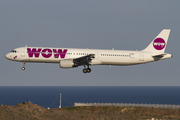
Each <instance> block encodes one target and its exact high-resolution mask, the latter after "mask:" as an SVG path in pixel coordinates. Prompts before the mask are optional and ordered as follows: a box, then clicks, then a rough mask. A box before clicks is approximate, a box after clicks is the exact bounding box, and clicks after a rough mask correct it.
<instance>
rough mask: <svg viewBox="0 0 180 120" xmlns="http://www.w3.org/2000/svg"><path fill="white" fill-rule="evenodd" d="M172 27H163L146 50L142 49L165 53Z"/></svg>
mask: <svg viewBox="0 0 180 120" xmlns="http://www.w3.org/2000/svg"><path fill="white" fill-rule="evenodd" d="M170 31H171V30H170V29H163V30H162V31H161V32H160V33H159V35H158V36H156V38H155V39H154V40H153V41H152V42H151V43H150V44H149V46H147V47H146V48H145V49H144V50H142V51H148V52H159V53H164V51H165V49H166V46H167V42H168V38H169V34H170Z"/></svg>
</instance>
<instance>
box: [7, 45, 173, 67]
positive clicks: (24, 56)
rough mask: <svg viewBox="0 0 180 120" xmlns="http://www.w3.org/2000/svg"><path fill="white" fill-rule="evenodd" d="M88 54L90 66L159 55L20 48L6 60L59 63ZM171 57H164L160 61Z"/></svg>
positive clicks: (131, 62)
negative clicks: (90, 56)
mask: <svg viewBox="0 0 180 120" xmlns="http://www.w3.org/2000/svg"><path fill="white" fill-rule="evenodd" d="M88 54H95V58H94V59H93V60H92V61H91V62H90V65H135V64H142V63H148V62H153V61H155V60H154V58H153V57H152V56H154V55H158V54H160V53H157V52H155V53H153V52H146V51H125V50H102V49H72V48H48V47H46V48H42V47H20V48H16V49H14V51H13V52H10V53H8V54H7V55H6V58H7V59H9V60H13V61H19V62H40V63H59V62H60V61H61V60H64V59H76V58H80V57H83V56H85V55H88ZM170 57H172V55H171V54H166V55H164V56H163V57H162V58H161V59H159V60H162V59H166V58H170Z"/></svg>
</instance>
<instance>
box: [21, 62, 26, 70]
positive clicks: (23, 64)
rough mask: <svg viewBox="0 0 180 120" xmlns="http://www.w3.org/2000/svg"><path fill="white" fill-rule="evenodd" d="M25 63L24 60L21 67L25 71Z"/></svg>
mask: <svg viewBox="0 0 180 120" xmlns="http://www.w3.org/2000/svg"><path fill="white" fill-rule="evenodd" d="M25 64H26V62H23V67H22V68H21V69H22V70H23V71H24V70H25Z"/></svg>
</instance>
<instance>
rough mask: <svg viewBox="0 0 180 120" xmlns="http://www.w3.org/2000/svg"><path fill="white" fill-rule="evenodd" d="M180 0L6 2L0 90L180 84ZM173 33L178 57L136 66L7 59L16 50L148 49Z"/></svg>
mask: <svg viewBox="0 0 180 120" xmlns="http://www.w3.org/2000/svg"><path fill="white" fill-rule="evenodd" d="M179 5H180V1H178V0H171V1H170V0H135V1H134V0H38V1H37V0H15V1H12V0H1V1H0V61H1V62H0V86H180V79H179V74H180V73H179V72H180V64H179V60H180V55H179V49H178V48H179V45H180V42H179V41H180V40H179V38H180V37H179V35H180V15H179V11H180V7H179ZM162 29H171V33H170V36H169V41H168V44H167V47H166V51H165V52H166V53H170V54H172V55H173V58H170V59H166V60H162V61H157V62H152V63H147V64H141V65H133V66H112V67H109V66H103V65H97V66H91V69H92V71H91V73H90V74H84V73H83V72H82V69H83V66H79V67H78V68H72V69H62V68H60V67H59V64H51V63H45V64H43V63H26V70H25V71H22V70H21V67H22V66H23V63H22V62H14V61H10V60H7V59H6V58H5V55H6V54H7V53H8V52H10V51H11V50H13V49H14V48H18V47H24V46H25V45H27V46H33V47H56V48H89V49H91V48H92V49H112V48H114V49H115V50H142V49H144V48H146V47H147V46H148V45H149V44H150V42H151V41H152V40H153V39H154V38H155V37H156V36H157V35H158V34H159V33H160V32H161V30H162Z"/></svg>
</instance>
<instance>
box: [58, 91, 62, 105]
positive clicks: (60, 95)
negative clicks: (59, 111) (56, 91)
mask: <svg viewBox="0 0 180 120" xmlns="http://www.w3.org/2000/svg"><path fill="white" fill-rule="evenodd" d="M61 95H62V94H61V93H60V103H59V108H61Z"/></svg>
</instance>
